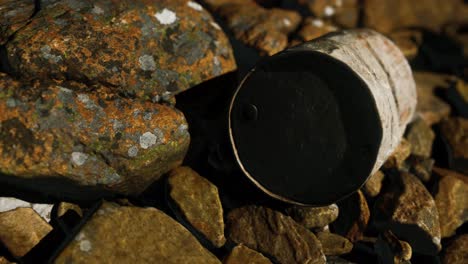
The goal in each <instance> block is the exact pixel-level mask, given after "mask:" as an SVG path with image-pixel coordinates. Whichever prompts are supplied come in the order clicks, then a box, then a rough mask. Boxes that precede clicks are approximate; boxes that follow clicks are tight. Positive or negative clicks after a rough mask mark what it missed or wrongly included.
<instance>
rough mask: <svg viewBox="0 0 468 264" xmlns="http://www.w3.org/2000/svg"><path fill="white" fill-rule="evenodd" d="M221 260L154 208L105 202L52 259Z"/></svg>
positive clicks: (57, 261) (87, 261) (98, 261)
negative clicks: (55, 257)
mask: <svg viewBox="0 0 468 264" xmlns="http://www.w3.org/2000/svg"><path fill="white" fill-rule="evenodd" d="M70 262H72V263H103V262H107V263H144V262H151V263H174V264H176V263H200V264H205V263H206V264H208V263H221V262H220V261H219V260H218V259H217V258H216V257H215V256H214V255H212V254H211V253H210V252H209V251H208V250H206V249H205V248H203V247H202V246H201V245H200V243H199V242H198V241H197V239H196V238H195V237H193V236H192V234H190V232H189V231H188V230H187V229H185V228H184V227H183V226H182V225H181V224H179V223H177V222H176V221H174V220H173V219H172V218H170V217H169V216H167V215H166V214H164V213H163V212H161V211H159V210H158V209H155V208H138V207H129V206H118V205H117V204H113V203H107V202H105V203H104V204H103V205H102V206H101V207H100V208H99V210H98V211H97V212H96V213H95V214H94V215H93V216H92V217H91V219H90V220H89V221H88V222H87V223H86V224H85V225H84V226H83V228H82V229H81V231H80V232H79V233H78V235H77V236H76V237H75V239H74V240H72V241H71V242H70V243H69V244H68V245H67V246H66V248H65V249H64V250H63V251H62V252H61V253H60V254H59V255H58V257H57V259H56V260H55V263H70Z"/></svg>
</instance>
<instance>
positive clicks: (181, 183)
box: [168, 167, 226, 247]
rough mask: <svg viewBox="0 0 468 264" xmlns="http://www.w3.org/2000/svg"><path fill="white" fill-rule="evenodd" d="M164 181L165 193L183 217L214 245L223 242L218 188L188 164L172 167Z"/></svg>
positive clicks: (221, 209) (222, 224) (222, 243)
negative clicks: (166, 185)
mask: <svg viewBox="0 0 468 264" xmlns="http://www.w3.org/2000/svg"><path fill="white" fill-rule="evenodd" d="M168 183H169V186H170V192H169V195H170V197H171V199H172V201H173V202H174V203H175V205H176V206H177V207H178V209H179V210H178V211H180V213H181V214H182V216H183V217H184V219H185V220H187V221H188V223H190V225H192V226H193V227H194V228H196V229H197V230H198V231H199V232H200V233H202V234H203V235H204V236H205V237H206V238H207V239H208V240H209V241H210V242H211V243H212V244H213V245H214V246H216V247H221V246H223V245H224V242H226V239H225V237H224V220H223V207H222V205H221V200H220V199H219V194H218V188H217V187H216V186H215V185H214V184H212V183H211V182H210V181H208V180H207V179H205V178H203V177H202V176H200V175H199V174H198V173H196V172H195V171H194V170H192V169H191V168H189V167H179V168H176V169H174V170H172V171H171V173H170V174H169V178H168Z"/></svg>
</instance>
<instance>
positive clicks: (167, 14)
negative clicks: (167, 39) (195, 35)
mask: <svg viewBox="0 0 468 264" xmlns="http://www.w3.org/2000/svg"><path fill="white" fill-rule="evenodd" d="M154 17H155V18H156V19H157V20H158V21H159V23H161V24H163V25H170V24H172V23H174V22H175V21H176V19H177V16H176V13H174V12H172V11H171V10H169V9H167V8H164V9H163V10H162V11H161V12H158V13H156V14H154Z"/></svg>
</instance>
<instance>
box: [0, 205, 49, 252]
mask: <svg viewBox="0 0 468 264" xmlns="http://www.w3.org/2000/svg"><path fill="white" fill-rule="evenodd" d="M51 230H52V227H51V226H50V225H49V224H48V223H47V222H46V221H45V220H44V219H43V218H41V216H40V215H39V214H38V213H37V212H36V211H34V210H33V209H32V208H16V209H13V210H10V211H7V212H2V213H0V240H1V242H2V243H3V245H5V247H7V248H8V250H9V251H10V252H11V253H12V254H13V255H14V256H16V257H22V256H24V255H25V254H26V253H28V252H29V250H31V249H32V248H33V247H34V246H36V245H37V244H38V243H39V241H40V240H41V239H42V238H44V236H46V235H47V234H48V233H49V232H50V231H51Z"/></svg>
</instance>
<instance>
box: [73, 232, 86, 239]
mask: <svg viewBox="0 0 468 264" xmlns="http://www.w3.org/2000/svg"><path fill="white" fill-rule="evenodd" d="M85 237H86V235H85V233H83V232H79V233H78V235H76V237H75V240H76V241H80V240H83V239H85Z"/></svg>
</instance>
